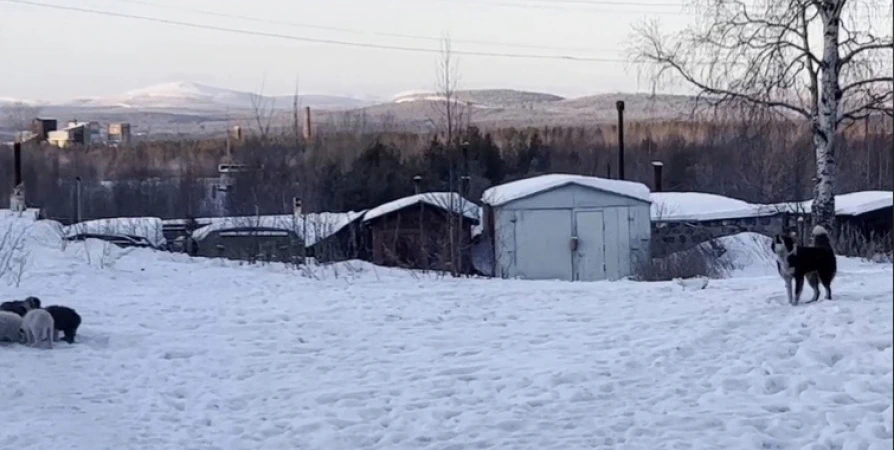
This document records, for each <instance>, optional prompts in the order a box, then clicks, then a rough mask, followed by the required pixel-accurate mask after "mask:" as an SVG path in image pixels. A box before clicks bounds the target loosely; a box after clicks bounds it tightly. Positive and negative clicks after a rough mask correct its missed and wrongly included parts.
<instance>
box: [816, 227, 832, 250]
mask: <svg viewBox="0 0 894 450" xmlns="http://www.w3.org/2000/svg"><path fill="white" fill-rule="evenodd" d="M813 245H815V246H817V247H823V248H828V249H831V248H832V240H831V239H829V232H828V231H827V230H826V228H825V227H824V226H822V225H817V226H815V227H813Z"/></svg>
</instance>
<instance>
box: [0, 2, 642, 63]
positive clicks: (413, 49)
mask: <svg viewBox="0 0 894 450" xmlns="http://www.w3.org/2000/svg"><path fill="white" fill-rule="evenodd" d="M0 2H5V3H14V4H19V5H28V6H36V7H40V8H47V9H56V10H63V11H73V12H80V13H87V14H95V15H101V16H109V17H117V18H123V19H134V20H142V21H146V22H154V23H161V24H165V25H176V26H181V27H187V28H194V29H202V30H212V31H220V32H227V33H235V34H242V35H248V36H260V37H269V38H277V39H285V40H291V41H298V42H308V43H314V44H328V45H341V46H345V47H358V48H372V49H379V50H396V51H405V52H416V53H433V54H441V50H439V49H432V48H423V47H409V46H400V45H384V44H371V43H365V42H352V41H344V40H337V39H323V38H315V37H307V36H295V35H288V34H281V33H271V32H263V31H254V30H245V29H240V28H229V27H221V26H217V25H205V24H199V23H194V22H184V21H180V20H172V19H164V18H159V17H151V16H142V15H136V14H126V13H118V12H112V11H101V10H96V9H90V8H80V7H75V6H62V5H52V4H48V3H40V2H35V1H30V0H0ZM451 53H453V54H455V55H464V56H484V57H494V58H515V59H540V60H562V61H575V62H601V63H625V62H628V61H626V60H624V59H620V58H603V57H590V56H572V55H537V54H523V53H500V52H481V51H464V50H453V51H451Z"/></svg>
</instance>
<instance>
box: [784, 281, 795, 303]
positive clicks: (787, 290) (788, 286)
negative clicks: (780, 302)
mask: <svg viewBox="0 0 894 450" xmlns="http://www.w3.org/2000/svg"><path fill="white" fill-rule="evenodd" d="M792 288H793V286H792V277H785V296H786V297H788V303H789V304H790V305H791V304H792V302H793V301H794V299H793V298H792Z"/></svg>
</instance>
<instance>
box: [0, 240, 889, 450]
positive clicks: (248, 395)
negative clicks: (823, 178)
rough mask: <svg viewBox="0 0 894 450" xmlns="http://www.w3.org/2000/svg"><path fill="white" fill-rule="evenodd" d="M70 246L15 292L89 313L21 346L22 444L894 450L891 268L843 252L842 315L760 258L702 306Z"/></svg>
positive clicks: (30, 258)
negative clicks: (55, 336) (70, 338)
mask: <svg viewBox="0 0 894 450" xmlns="http://www.w3.org/2000/svg"><path fill="white" fill-rule="evenodd" d="M0 227H2V223H0ZM59 232H60V228H59V227H58V226H54V225H51V224H48V223H37V224H35V225H34V226H32V227H31V228H30V229H29V236H30V238H29V241H28V242H27V246H26V248H27V261H26V263H27V264H26V266H25V269H26V270H25V271H24V272H23V275H22V277H21V278H20V280H19V284H18V286H16V283H14V282H12V281H11V278H10V277H9V274H7V276H6V277H4V279H3V280H0V293H2V297H3V298H4V299H7V298H23V297H24V296H26V295H37V296H39V297H41V298H42V299H43V301H44V303H45V304H46V305H49V304H65V305H69V306H72V307H74V308H76V309H77V310H78V311H79V312H80V313H81V315H82V316H83V318H84V322H83V325H82V327H81V330H80V332H79V342H77V343H76V344H75V345H67V344H65V343H60V344H58V345H57V348H55V349H54V350H52V351H46V350H43V351H42V350H35V349H30V348H26V347H23V346H20V345H6V346H2V347H0V354H2V358H3V359H2V361H3V363H2V364H0V377H2V385H3V387H2V389H0V405H2V407H0V442H2V443H3V446H4V448H16V449H39V450H45V449H51V448H66V449H72V450H75V449H90V450H97V449H153V450H154V449H265V450H269V449H305V448H306V449H358V448H374V449H403V448H406V449H418V448H435V449H464V448H469V449H476V448H493V449H512V448H536V449H553V448H554V449H578V448H605V449H609V448H611V449H650V450H651V449H817V450H819V449H874V450H880V449H890V448H891V446H892V420H894V419H892V414H894V407H892V394H894V389H892V320H894V319H892V313H894V312H892V303H894V299H892V284H891V282H892V275H894V274H892V266H891V265H890V264H888V265H880V264H869V263H863V262H860V261H856V260H848V259H841V260H840V267H841V269H840V275H839V278H838V279H837V280H836V282H835V285H834V288H835V293H836V297H837V298H836V300H835V301H832V302H819V303H817V304H813V305H804V306H800V307H791V306H789V305H788V304H787V303H786V300H785V294H784V292H783V290H782V282H781V280H779V279H778V277H776V276H775V275H773V272H772V269H773V268H772V265H771V264H772V263H771V262H769V261H766V260H764V259H762V258H763V256H761V252H760V251H758V250H754V251H753V255H752V256H753V259H751V260H750V261H751V262H750V263H747V264H745V265H744V266H743V267H742V271H741V272H738V275H739V276H738V277H735V278H730V279H726V280H711V281H710V283H709V284H708V286H707V288H705V289H703V290H684V289H683V287H681V286H680V285H679V284H676V283H672V282H671V283H637V282H631V281H621V282H614V283H612V282H600V283H562V282H533V281H507V280H474V279H473V280H469V279H462V280H457V279H451V278H441V277H437V276H433V275H422V274H409V273H406V272H401V271H396V270H389V269H382V268H375V267H373V266H370V265H366V264H361V263H350V264H340V265H338V266H334V267H331V268H328V269H325V270H324V269H317V270H314V271H312V272H308V271H301V270H289V269H286V268H285V267H283V266H278V265H271V266H240V265H239V264H238V263H234V262H224V261H219V260H206V259H190V258H188V257H186V256H183V255H175V254H167V253H155V252H152V251H149V250H144V249H137V250H130V251H122V250H119V249H117V248H113V247H110V244H105V243H102V242H98V241H87V242H86V244H85V243H75V244H69V245H68V246H67V247H66V248H65V249H64V250H62V249H61V248H60V245H61V244H60V242H59V240H58V238H57V234H58V233H59ZM737 242H739V244H742V245H743V247H742V248H739V249H738V251H743V252H747V251H748V250H747V248H746V247H747V245H746V244H747V242H748V240H747V239H741V240H739V241H737ZM88 256H89V257H88ZM768 264H769V265H771V266H770V268H769V269H766V268H765V267H764V266H765V265H768ZM749 265H753V266H755V267H751V269H753V270H746V269H748V267H745V266H749ZM758 266H759V267H758ZM766 270H769V272H767V271H766ZM745 275H747V276H745Z"/></svg>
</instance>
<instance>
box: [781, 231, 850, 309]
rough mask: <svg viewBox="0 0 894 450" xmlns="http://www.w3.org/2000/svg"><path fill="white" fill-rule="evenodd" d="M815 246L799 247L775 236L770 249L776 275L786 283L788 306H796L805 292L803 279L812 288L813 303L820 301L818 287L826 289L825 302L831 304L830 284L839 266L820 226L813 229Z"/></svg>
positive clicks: (825, 232)
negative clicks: (793, 287)
mask: <svg viewBox="0 0 894 450" xmlns="http://www.w3.org/2000/svg"><path fill="white" fill-rule="evenodd" d="M813 240H814V246H813V247H807V246H799V245H798V244H797V243H795V239H794V238H792V237H791V236H788V235H783V234H780V235H777V236H776V238H775V239H774V240H773V244H772V245H771V248H772V249H773V253H775V254H776V267H777V269H778V270H779V275H780V276H781V277H782V279H783V280H785V288H786V294H787V295H788V302H789V303H791V304H792V305H797V304H798V303H799V302H800V301H801V292H802V291H803V290H804V278H807V282H808V283H810V287H811V288H813V299H812V300H810V301H809V302H808V303H813V302H815V301H817V300H818V299H819V295H820V291H819V285H820V283H822V284H823V287H824V288H825V289H826V299H827V300H832V280H833V279H834V278H835V275H836V273H837V272H838V262H837V260H836V259H835V252H834V251H833V250H832V241H830V240H829V233H828V232H827V231H826V229H825V228H823V227H822V226H819V225H817V226H816V227H815V228H814V229H813ZM792 280H794V282H795V296H794V298H792Z"/></svg>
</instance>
